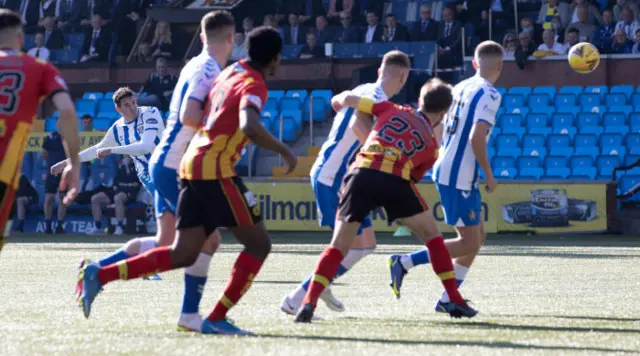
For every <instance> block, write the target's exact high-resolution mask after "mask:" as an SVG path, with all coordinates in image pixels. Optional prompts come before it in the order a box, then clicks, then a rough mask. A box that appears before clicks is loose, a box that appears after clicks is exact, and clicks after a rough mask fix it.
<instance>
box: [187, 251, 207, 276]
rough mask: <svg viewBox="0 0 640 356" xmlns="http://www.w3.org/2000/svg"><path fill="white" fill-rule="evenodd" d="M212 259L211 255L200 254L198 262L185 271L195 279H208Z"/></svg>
mask: <svg viewBox="0 0 640 356" xmlns="http://www.w3.org/2000/svg"><path fill="white" fill-rule="evenodd" d="M211 258H213V256H211V255H210V254H208V253H204V252H200V254H199V255H198V258H197V259H196V261H195V262H194V263H193V264H192V265H191V266H189V267H187V268H185V269H184V273H185V274H188V275H190V276H195V277H206V276H207V275H208V274H209V265H211Z"/></svg>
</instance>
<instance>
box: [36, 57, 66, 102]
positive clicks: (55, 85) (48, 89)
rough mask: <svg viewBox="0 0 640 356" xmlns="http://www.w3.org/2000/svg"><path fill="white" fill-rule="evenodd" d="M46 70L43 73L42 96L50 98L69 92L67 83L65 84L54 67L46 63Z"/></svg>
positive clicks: (44, 64)
mask: <svg viewBox="0 0 640 356" xmlns="http://www.w3.org/2000/svg"><path fill="white" fill-rule="evenodd" d="M38 63H41V62H38ZM42 65H43V66H44V70H43V73H42V87H41V88H40V96H44V97H49V96H52V95H53V94H55V93H57V92H60V91H67V90H68V88H67V83H65V81H64V79H62V76H60V72H58V69H56V67H54V66H53V65H51V64H49V63H46V62H44V63H43V64H42Z"/></svg>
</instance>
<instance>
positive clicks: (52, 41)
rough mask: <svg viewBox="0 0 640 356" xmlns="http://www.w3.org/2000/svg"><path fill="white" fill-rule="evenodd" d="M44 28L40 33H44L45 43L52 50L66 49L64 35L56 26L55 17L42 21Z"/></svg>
mask: <svg viewBox="0 0 640 356" xmlns="http://www.w3.org/2000/svg"><path fill="white" fill-rule="evenodd" d="M42 26H43V27H42V28H41V29H40V31H39V32H43V33H44V43H45V46H46V47H47V48H49V49H50V50H55V49H62V48H64V35H63V34H62V31H60V29H58V27H57V26H56V19H55V17H53V16H49V17H45V18H44V19H43V21H42Z"/></svg>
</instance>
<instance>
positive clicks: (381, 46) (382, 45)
mask: <svg viewBox="0 0 640 356" xmlns="http://www.w3.org/2000/svg"><path fill="white" fill-rule="evenodd" d="M390 49H391V44H390V43H387V42H372V43H360V44H359V45H358V52H359V55H360V57H362V58H379V57H382V56H384V54H385V53H387V52H388V51H389V50H390Z"/></svg>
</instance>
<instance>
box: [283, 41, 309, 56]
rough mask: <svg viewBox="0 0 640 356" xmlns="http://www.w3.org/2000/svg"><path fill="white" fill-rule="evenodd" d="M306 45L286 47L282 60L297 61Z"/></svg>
mask: <svg viewBox="0 0 640 356" xmlns="http://www.w3.org/2000/svg"><path fill="white" fill-rule="evenodd" d="M302 48H304V45H301V44H298V45H291V44H290V45H284V46H283V47H282V59H296V58H298V57H299V56H300V52H301V51H302Z"/></svg>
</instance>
